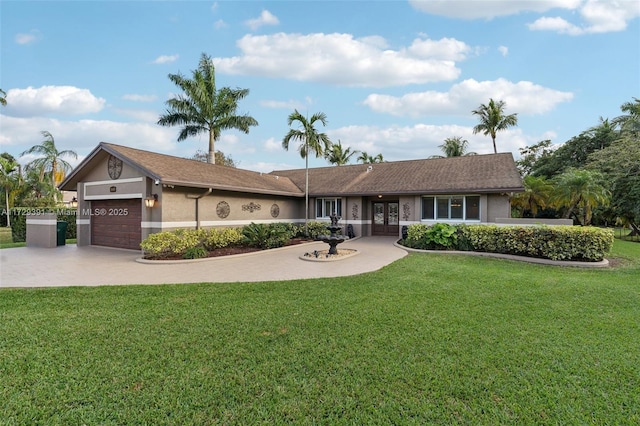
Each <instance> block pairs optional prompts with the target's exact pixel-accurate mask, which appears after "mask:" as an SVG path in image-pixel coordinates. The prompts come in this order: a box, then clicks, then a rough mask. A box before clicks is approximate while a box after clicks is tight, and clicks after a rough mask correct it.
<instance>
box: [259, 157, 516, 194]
mask: <svg viewBox="0 0 640 426" xmlns="http://www.w3.org/2000/svg"><path fill="white" fill-rule="evenodd" d="M369 166H370V167H371V169H369ZM271 173H272V174H274V175H278V176H284V177H288V178H290V179H291V180H292V181H293V182H294V183H295V184H296V185H298V186H299V187H300V188H303V189H304V185H305V170H304V169H297V170H281V171H274V172H271ZM523 189H524V188H523V186H522V179H521V178H520V174H519V173H518V169H517V168H516V165H515V162H514V160H513V156H512V155H511V153H501V154H487V155H471V156H465V157H450V158H438V159H427V160H408V161H394V162H387V163H376V164H357V165H351V166H332V167H321V168H314V169H309V195H311V196H330V195H336V196H339V195H344V196H346V195H384V194H442V193H481V192H511V191H516V192H517V191H522V190H523Z"/></svg>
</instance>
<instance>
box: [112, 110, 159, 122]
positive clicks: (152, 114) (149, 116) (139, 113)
mask: <svg viewBox="0 0 640 426" xmlns="http://www.w3.org/2000/svg"><path fill="white" fill-rule="evenodd" d="M114 112H116V113H118V114H120V115H123V116H125V117H129V118H133V119H134V120H137V121H140V122H143V123H151V124H156V123H157V122H158V117H159V115H158V111H151V110H141V109H122V108H117V109H115V110H114Z"/></svg>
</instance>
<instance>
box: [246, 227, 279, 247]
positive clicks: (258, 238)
mask: <svg viewBox="0 0 640 426" xmlns="http://www.w3.org/2000/svg"><path fill="white" fill-rule="evenodd" d="M273 225H278V224H269V225H267V224H261V223H253V222H251V223H250V224H249V225H247V226H245V227H244V228H242V234H243V235H244V242H245V243H246V244H248V245H250V246H252V247H259V248H261V249H270V248H276V247H282V246H284V245H285V244H286V242H287V241H288V240H289V236H288V232H287V231H286V230H284V229H282V228H281V227H277V226H273Z"/></svg>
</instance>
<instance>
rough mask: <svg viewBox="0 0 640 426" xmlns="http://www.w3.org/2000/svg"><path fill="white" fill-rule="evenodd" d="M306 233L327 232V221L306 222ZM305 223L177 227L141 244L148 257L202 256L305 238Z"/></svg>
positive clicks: (263, 247)
mask: <svg viewBox="0 0 640 426" xmlns="http://www.w3.org/2000/svg"><path fill="white" fill-rule="evenodd" d="M308 230H309V237H310V238H316V237H317V236H318V235H320V234H329V230H328V229H327V223H325V222H317V221H313V222H309V223H308ZM304 234H305V226H304V224H302V225H296V224H293V223H270V224H256V223H251V224H249V225H247V226H245V227H243V228H222V229H197V230H196V229H177V230H175V231H165V232H157V233H154V234H151V235H149V236H148V237H147V238H145V240H144V241H142V243H141V244H140V247H141V248H142V250H143V251H144V256H145V257H146V258H149V259H162V258H173V257H176V256H181V257H184V258H188V259H194V258H199V257H205V256H206V255H207V252H208V251H211V250H215V249H220V248H224V247H233V246H241V245H245V246H251V247H258V248H260V249H269V248H276V247H282V246H284V245H285V244H286V243H287V242H288V241H289V240H291V239H293V238H305V236H304Z"/></svg>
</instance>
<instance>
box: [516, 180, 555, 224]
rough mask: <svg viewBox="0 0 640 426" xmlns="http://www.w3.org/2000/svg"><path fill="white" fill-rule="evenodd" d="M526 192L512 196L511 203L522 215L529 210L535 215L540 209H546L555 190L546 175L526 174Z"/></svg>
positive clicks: (524, 181)
mask: <svg viewBox="0 0 640 426" xmlns="http://www.w3.org/2000/svg"><path fill="white" fill-rule="evenodd" d="M523 183H524V192H519V193H517V194H515V195H514V196H513V197H512V198H511V205H512V206H513V207H515V208H517V209H518V210H520V215H521V216H524V212H525V211H526V210H528V211H529V212H531V215H532V216H533V217H536V216H537V215H538V211H539V210H544V209H545V208H546V207H547V206H548V205H549V198H550V197H551V193H552V191H553V185H552V184H551V182H549V181H548V180H547V179H546V178H544V177H542V176H541V177H536V176H531V175H529V176H526V177H525V178H524V180H523Z"/></svg>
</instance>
